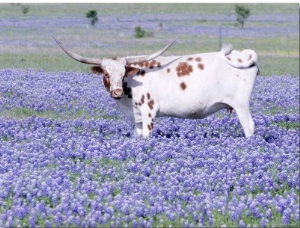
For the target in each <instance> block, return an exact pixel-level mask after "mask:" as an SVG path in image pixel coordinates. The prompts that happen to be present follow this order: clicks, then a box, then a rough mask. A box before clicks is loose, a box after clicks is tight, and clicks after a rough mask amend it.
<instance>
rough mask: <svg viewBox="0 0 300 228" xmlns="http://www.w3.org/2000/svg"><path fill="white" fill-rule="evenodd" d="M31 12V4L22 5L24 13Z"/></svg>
mask: <svg viewBox="0 0 300 228" xmlns="http://www.w3.org/2000/svg"><path fill="white" fill-rule="evenodd" d="M28 12H29V6H26V5H22V13H23V14H27V13H28Z"/></svg>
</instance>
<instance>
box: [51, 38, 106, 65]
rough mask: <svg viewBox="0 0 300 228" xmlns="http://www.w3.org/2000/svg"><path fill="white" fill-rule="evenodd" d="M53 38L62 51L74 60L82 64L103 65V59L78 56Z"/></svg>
mask: <svg viewBox="0 0 300 228" xmlns="http://www.w3.org/2000/svg"><path fill="white" fill-rule="evenodd" d="M52 37H53V39H54V40H55V41H56V43H57V44H58V45H59V46H60V47H61V49H63V51H64V52H65V53H66V54H67V55H68V56H70V57H71V58H72V59H75V60H76V61H78V62H81V63H86V64H96V65H101V61H102V60H101V59H94V58H86V57H82V56H80V55H77V54H75V53H74V52H71V51H69V50H67V49H66V48H65V47H64V46H63V45H62V44H61V43H60V42H59V41H58V40H57V39H55V37H54V36H52Z"/></svg>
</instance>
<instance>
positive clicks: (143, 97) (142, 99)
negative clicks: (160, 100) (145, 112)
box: [141, 95, 145, 104]
mask: <svg viewBox="0 0 300 228" xmlns="http://www.w3.org/2000/svg"><path fill="white" fill-rule="evenodd" d="M141 102H142V104H144V102H145V96H144V95H142V98H141Z"/></svg>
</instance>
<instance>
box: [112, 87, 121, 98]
mask: <svg viewBox="0 0 300 228" xmlns="http://www.w3.org/2000/svg"><path fill="white" fill-rule="evenodd" d="M110 95H111V97H112V98H114V99H121V98H122V97H124V91H123V89H115V90H113V91H111V94H110Z"/></svg>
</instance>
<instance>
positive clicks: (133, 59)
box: [125, 37, 178, 64]
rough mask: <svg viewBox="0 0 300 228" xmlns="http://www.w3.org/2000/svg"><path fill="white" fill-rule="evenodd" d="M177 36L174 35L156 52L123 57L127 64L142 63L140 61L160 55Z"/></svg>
mask: <svg viewBox="0 0 300 228" xmlns="http://www.w3.org/2000/svg"><path fill="white" fill-rule="evenodd" d="M177 38H178V37H176V38H175V39H174V40H173V41H172V42H171V43H170V44H169V45H167V46H166V47H164V48H163V49H161V50H160V51H158V52H155V53H154V54H152V55H143V56H129V57H125V59H126V61H127V64H134V63H142V62H146V61H150V60H152V59H155V58H157V57H158V56H160V55H162V54H163V53H164V52H165V51H166V50H168V49H169V47H171V45H172V44H173V43H174V42H175V40H176V39H177Z"/></svg>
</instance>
